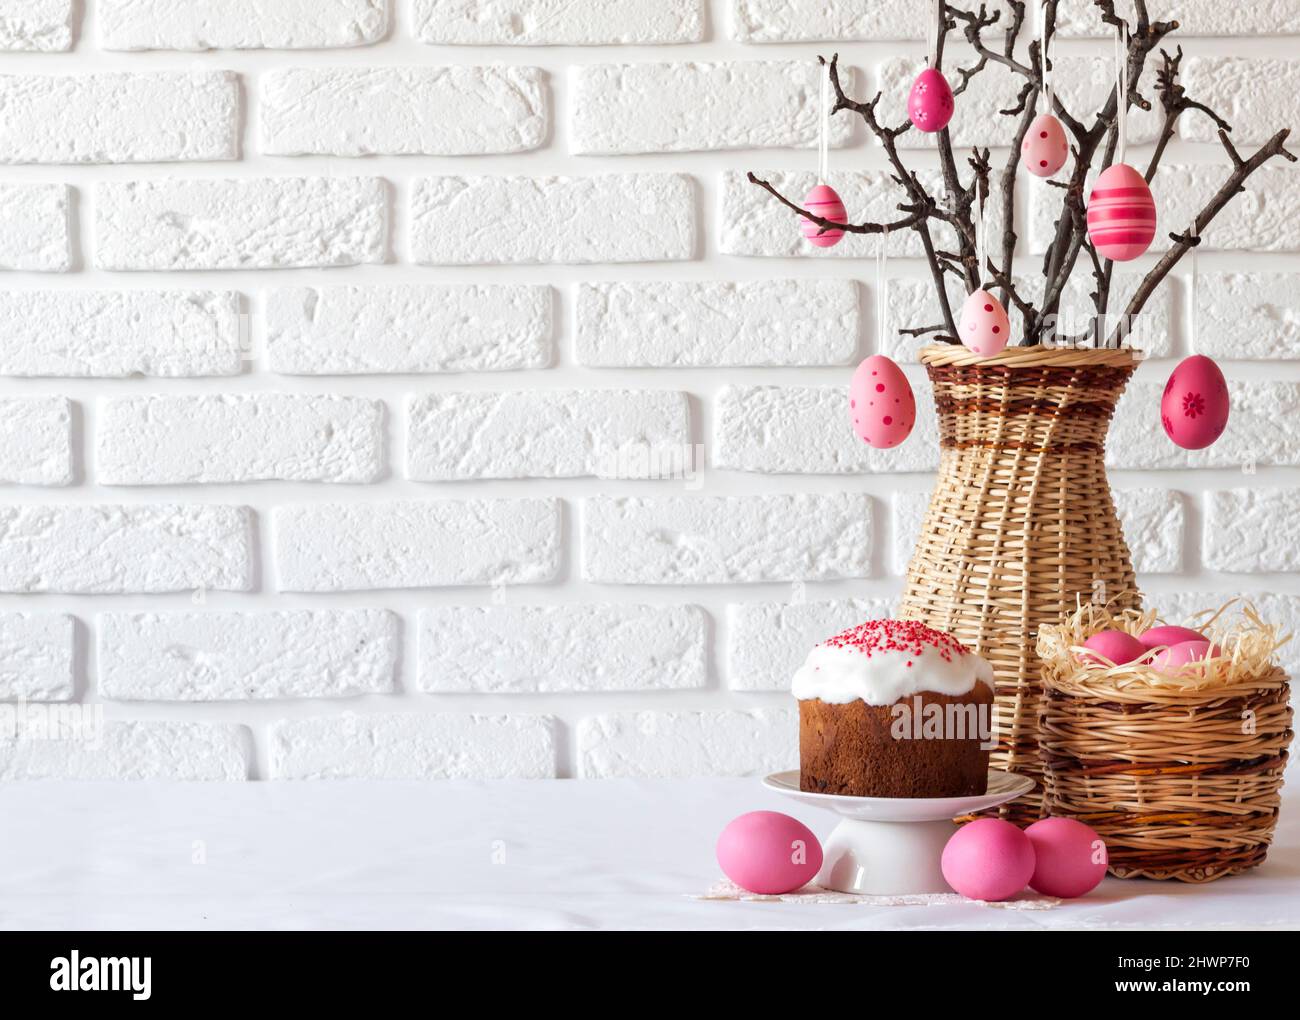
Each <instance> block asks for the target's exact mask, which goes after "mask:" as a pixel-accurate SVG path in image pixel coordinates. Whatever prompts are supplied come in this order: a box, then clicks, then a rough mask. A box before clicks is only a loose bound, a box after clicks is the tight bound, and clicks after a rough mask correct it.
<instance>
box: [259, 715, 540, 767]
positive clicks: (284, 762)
mask: <svg viewBox="0 0 1300 1020" xmlns="http://www.w3.org/2000/svg"><path fill="white" fill-rule="evenodd" d="M555 759H556V751H555V724H554V722H553V721H552V720H551V719H550V717H548V716H539V715H511V716H503V715H415V714H403V715H395V714H394V715H353V714H352V713H351V712H348V713H345V714H343V715H341V716H321V717H318V718H313V719H293V720H286V721H284V722H281V723H278V724H276V726H275V727H274V729H273V730H272V732H271V775H272V777H273V778H275V779H551V778H554V776H555V774H556V768H555Z"/></svg>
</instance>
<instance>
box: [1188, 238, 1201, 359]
mask: <svg viewBox="0 0 1300 1020" xmlns="http://www.w3.org/2000/svg"><path fill="white" fill-rule="evenodd" d="M1187 233H1188V235H1189V236H1190V237H1195V236H1196V221H1195V220H1192V225H1191V226H1190V227H1188V228H1187ZM1198 247H1199V245H1195V244H1194V245H1192V250H1191V251H1190V252H1188V254H1189V255H1191V259H1190V265H1189V267H1188V269H1189V271H1190V274H1191V276H1190V279H1189V280H1188V281H1187V288H1188V290H1189V291H1190V292H1191V295H1192V307H1191V311H1190V312H1189V313H1188V319H1187V346H1188V347H1189V348H1190V349H1191V350H1192V351H1193V352H1195V351H1196V304H1197V294H1196V287H1197V283H1196V249H1197V248H1198Z"/></svg>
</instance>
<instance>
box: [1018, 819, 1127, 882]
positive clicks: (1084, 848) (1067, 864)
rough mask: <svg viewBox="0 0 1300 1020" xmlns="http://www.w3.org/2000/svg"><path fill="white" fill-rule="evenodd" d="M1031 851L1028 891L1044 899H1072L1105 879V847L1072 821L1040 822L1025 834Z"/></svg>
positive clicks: (1097, 837) (1093, 834) (1099, 839)
mask: <svg viewBox="0 0 1300 1020" xmlns="http://www.w3.org/2000/svg"><path fill="white" fill-rule="evenodd" d="M1025 835H1026V836H1028V837H1029V842H1030V843H1032V844H1033V847H1034V873H1033V874H1032V875H1031V876H1030V877H1029V888H1031V889H1033V890H1034V891H1035V892H1040V893H1042V894H1043V895H1044V896H1059V897H1061V899H1063V900H1070V899H1074V898H1075V897H1076V896H1083V895H1084V894H1085V893H1090V892H1092V891H1093V890H1094V889H1096V888H1097V886H1099V885H1100V884H1101V880H1102V879H1103V878H1105V877H1106V865H1107V863H1108V861H1107V856H1106V844H1105V843H1103V842H1102V839H1101V837H1100V836H1098V835H1097V833H1096V832H1094V831H1093V830H1092V829H1090V828H1088V826H1086V825H1084V824H1083V822H1080V821H1077V820H1075V819H1073V818H1041V819H1039V820H1038V821H1036V822H1034V824H1033V825H1031V826H1029V828H1027V829H1026V830H1025Z"/></svg>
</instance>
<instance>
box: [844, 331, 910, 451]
mask: <svg viewBox="0 0 1300 1020" xmlns="http://www.w3.org/2000/svg"><path fill="white" fill-rule="evenodd" d="M849 420H850V421H851V422H852V423H853V431H854V432H856V433H857V436H858V438H859V439H861V440H862V441H863V442H864V443H868V444H870V445H871V446H874V447H876V448H877V449H879V450H887V449H889V448H891V447H894V446H897V445H898V444H899V443H901V442H902V441H903V440H904V439H906V438H907V437H908V436H909V435H910V434H911V432H912V426H913V425H915V424H916V397H915V396H913V394H912V384H911V383H909V382H908V381H907V376H905V375H903V370H902V369H901V368H899V367H898V365H897V364H895V363H894V361H893V360H892V359H891V358H888V357H886V356H885V355H883V354H873V355H872V356H871V357H869V358H866V359H864V360H863V362H862V364H860V365H859V366H858V368H857V371H855V372H854V373H853V378H852V380H850V382H849Z"/></svg>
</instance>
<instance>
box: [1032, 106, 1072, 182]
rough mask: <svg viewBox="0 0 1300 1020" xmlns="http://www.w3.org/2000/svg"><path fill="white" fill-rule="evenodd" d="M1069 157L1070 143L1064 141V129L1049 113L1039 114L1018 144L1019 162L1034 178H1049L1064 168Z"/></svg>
mask: <svg viewBox="0 0 1300 1020" xmlns="http://www.w3.org/2000/svg"><path fill="white" fill-rule="evenodd" d="M1069 156H1070V143H1069V142H1067V141H1066V140H1065V128H1063V127H1062V126H1061V122H1060V121H1059V120H1057V119H1056V118H1055V117H1053V116H1052V115H1051V114H1050V113H1040V114H1039V115H1038V116H1037V117H1035V118H1034V122H1033V123H1032V124H1030V125H1029V130H1028V131H1026V132H1025V140H1024V141H1023V142H1021V144H1020V162H1021V164H1022V165H1023V166H1024V168H1025V169H1026V170H1028V171H1029V172H1030V173H1031V174H1034V175H1035V176H1036V177H1051V176H1052V174H1054V173H1056V171H1058V170H1060V169H1061V167H1063V166H1065V161H1066V160H1067V159H1068V158H1069Z"/></svg>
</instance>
